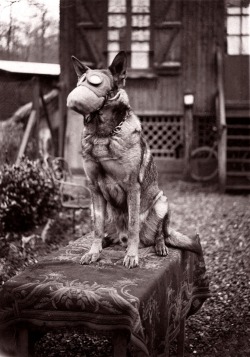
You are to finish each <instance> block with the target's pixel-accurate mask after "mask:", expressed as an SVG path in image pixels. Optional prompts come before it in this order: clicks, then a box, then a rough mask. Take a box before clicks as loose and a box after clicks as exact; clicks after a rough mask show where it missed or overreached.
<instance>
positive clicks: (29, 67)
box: [0, 60, 60, 76]
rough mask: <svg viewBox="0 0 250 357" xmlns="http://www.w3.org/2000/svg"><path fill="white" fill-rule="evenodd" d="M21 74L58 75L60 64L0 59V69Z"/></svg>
mask: <svg viewBox="0 0 250 357" xmlns="http://www.w3.org/2000/svg"><path fill="white" fill-rule="evenodd" d="M1 70H2V71H6V72H11V73H22V74H34V75H47V76H59V74H60V65H59V64H56V63H38V62H21V61H1V60H0V71H1Z"/></svg>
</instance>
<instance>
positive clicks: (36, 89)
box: [32, 77, 40, 157]
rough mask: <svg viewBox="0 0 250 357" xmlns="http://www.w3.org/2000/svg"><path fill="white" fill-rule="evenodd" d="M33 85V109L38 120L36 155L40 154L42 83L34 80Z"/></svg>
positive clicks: (35, 136) (36, 78)
mask: <svg viewBox="0 0 250 357" xmlns="http://www.w3.org/2000/svg"><path fill="white" fill-rule="evenodd" d="M32 83H33V92H32V95H33V99H32V102H33V105H32V108H33V109H34V110H35V115H36V120H35V132H34V138H35V143H36V155H37V157H38V154H39V119H40V82H39V78H38V77H33V78H32Z"/></svg>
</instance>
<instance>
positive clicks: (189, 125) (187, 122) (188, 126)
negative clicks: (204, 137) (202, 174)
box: [184, 105, 194, 180]
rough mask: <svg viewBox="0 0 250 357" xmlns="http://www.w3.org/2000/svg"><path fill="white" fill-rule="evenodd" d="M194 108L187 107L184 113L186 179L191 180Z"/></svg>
mask: <svg viewBox="0 0 250 357" xmlns="http://www.w3.org/2000/svg"><path fill="white" fill-rule="evenodd" d="M193 131H194V121H193V106H191V105H190V106H185V111H184V139H185V152H184V177H185V178H186V179H187V180H190V178H191V175H190V157H191V151H192V149H193Z"/></svg>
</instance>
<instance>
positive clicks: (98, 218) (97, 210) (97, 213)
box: [80, 188, 106, 264]
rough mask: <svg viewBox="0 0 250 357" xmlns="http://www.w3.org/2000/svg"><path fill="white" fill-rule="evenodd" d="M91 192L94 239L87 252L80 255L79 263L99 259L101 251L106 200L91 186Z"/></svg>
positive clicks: (87, 262) (88, 262)
mask: <svg viewBox="0 0 250 357" xmlns="http://www.w3.org/2000/svg"><path fill="white" fill-rule="evenodd" d="M91 192H92V202H93V221H94V241H93V243H92V246H91V248H90V250H89V252H88V253H85V254H84V255H83V256H82V258H81V261H80V263H81V264H90V263H92V262H96V261H97V260H98V259H99V257H100V253H101V251H102V239H103V237H104V223H105V212H106V201H105V199H104V197H103V196H102V194H101V192H99V191H98V190H96V189H95V188H92V189H91Z"/></svg>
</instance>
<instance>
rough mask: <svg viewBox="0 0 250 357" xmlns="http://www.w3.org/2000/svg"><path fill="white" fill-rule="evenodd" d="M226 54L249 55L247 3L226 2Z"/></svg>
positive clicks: (248, 7) (248, 10) (239, 1)
mask: <svg viewBox="0 0 250 357" xmlns="http://www.w3.org/2000/svg"><path fill="white" fill-rule="evenodd" d="M227 53H228V54H229V55H249V54H250V5H249V1H246V0H228V1H227Z"/></svg>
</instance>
